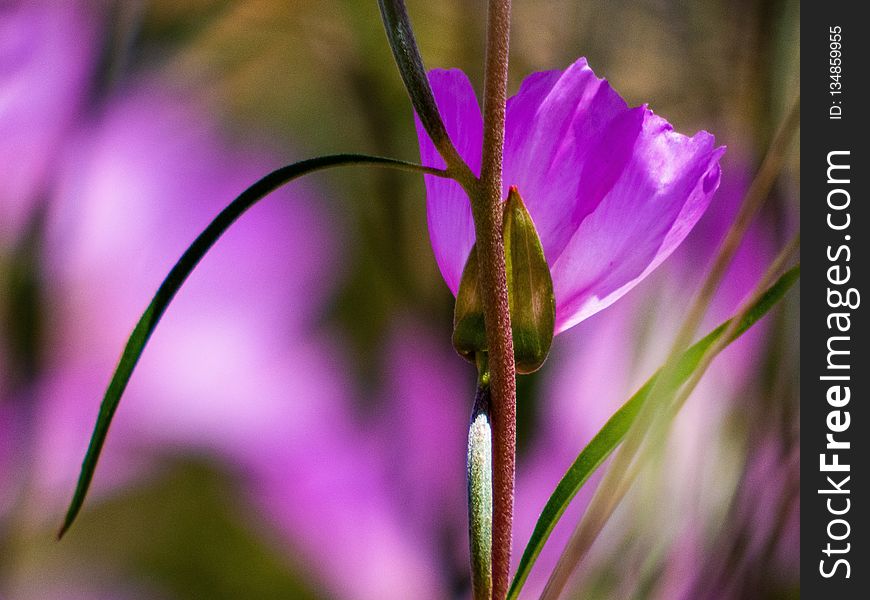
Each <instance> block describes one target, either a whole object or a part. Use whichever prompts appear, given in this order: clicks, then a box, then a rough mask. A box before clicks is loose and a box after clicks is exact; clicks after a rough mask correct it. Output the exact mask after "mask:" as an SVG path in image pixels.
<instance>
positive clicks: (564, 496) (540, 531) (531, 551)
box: [507, 265, 800, 600]
mask: <svg viewBox="0 0 870 600" xmlns="http://www.w3.org/2000/svg"><path fill="white" fill-rule="evenodd" d="M799 277H800V265H796V266H795V267H792V268H791V269H789V270H788V271H786V272H785V273H784V274H783V275H782V276H781V277H780V278H779V279H778V280H777V281H776V283H774V284H773V285H772V286H770V288H768V290H767V292H765V294H764V295H763V296H762V297H761V298H760V299H759V300H758V302H757V303H756V304H755V305H754V306H753V307H752V308H751V309H750V310H749V311H748V312H747V313H746V316H745V317H744V318H743V320H742V321H741V322H740V325H739V327H738V328H737V329H736V330H735V332H734V335H733V336H732V337H731V339H730V340H728V343H729V344H730V343H732V342H733V341H734V340H736V339H737V338H739V337H740V336H741V335H743V333H745V332H746V331H747V330H748V329H749V328H750V327H752V326H753V325H754V324H755V323H757V322H758V321H759V320H760V319H761V318H762V317H763V316H764V315H765V314H767V312H768V311H770V309H771V308H773V306H774V305H776V303H777V302H779V301H780V300H781V299H782V297H783V296H784V295H785V293H786V292H787V291H788V290H789V289H790V288H791V287H792V286H793V285H794V284H795V282H796V281H797V280H798V278H799ZM730 323H731V321H730V320H728V321H725V322H724V323H722V324H721V325H719V326H718V327H716V328H715V329H714V330H713V331H711V332H710V333H709V334H707V335H706V336H705V337H704V338H702V339H701V340H700V341H698V342H696V343H695V344H694V345H692V346H691V347H689V348H688V349H687V350H686V351H685V352H684V353H683V354H682V356H681V357H680V358H679V361H678V363H677V368H676V372H675V374H674V382H673V387H674V388H679V387H680V386H681V385H682V384H683V383H685V382H686V381H687V380H688V379H689V377H690V376H691V375H692V373H693V372H694V370H695V368H696V367H697V366H698V364H699V363H700V361H701V358H702V357H703V356H704V353H705V352H706V351H707V350H708V349H709V348H710V347H711V346H712V345H713V344H714V343H715V342H716V341H717V340H718V339H719V337H720V336H722V334H723V333H725V330H726V329H727V328H728V326H729V324H730ZM660 373H661V369H659V371H657V372H656V373H655V374H654V375H653V376H652V377H650V379H649V380H647V382H646V383H644V385H643V386H642V387H641V388H640V389H639V390H638V391H637V392H635V394H634V395H633V396H632V397H631V398H629V399H628V401H627V402H626V403H625V404H623V405H622V406H621V407H620V408H619V410H617V411H616V412H615V413H614V414H613V416H611V417H610V419H609V420H608V421H607V423H605V424H604V427H602V428H601V429H600V430H599V431H598V433H597V434H595V437H593V438H592V440H590V442H589V443H588V444H587V445H586V447H585V448H584V449H583V450H582V452H580V454H579V455H578V456H577V458H576V460H575V461H574V463H573V464H572V465H571V467H570V468H569V469H568V472H567V473H565V475H564V477H562V480H561V481H560V482H559V484H558V485H557V486H556V489H555V490H554V491H553V493H552V495H551V496H550V498H549V500H547V503H546V504H545V505H544V509H543V510H542V511H541V516H540V517H539V518H538V522H537V523H536V524H535V529H534V530H533V531H532V535H531V537H530V538H529V543H528V544H527V545H526V549H525V550H524V551H523V556H522V558H521V559H520V564H519V566H518V567H517V572H516V574H515V575H514V579H513V581H512V582H511V587H510V590H509V592H508V596H507V597H508V599H509V600H510V599H515V598H516V597H517V596H518V594H519V592H520V590H521V589H522V587H523V584H524V583H525V581H526V579H527V578H528V576H529V573H530V572H531V570H532V566H533V565H534V564H535V560H537V558H538V556H539V555H540V553H541V550H542V549H543V547H544V544H545V543H546V541H547V539H548V538H549V537H550V533H551V532H552V531H553V528H554V527H555V526H556V523H557V522H558V521H559V519H560V518H561V517H562V515H563V514H564V512H565V510H566V509H567V508H568V504H569V503H570V502H571V500H573V499H574V496H576V495H577V492H579V491H580V488H582V487H583V484H585V483H586V481H587V480H588V479H589V477H590V476H591V475H592V473H594V472H595V470H596V469H597V468H598V467H599V466H601V464H602V463H603V462H604V461H605V460H606V459H607V457H608V456H610V454H611V453H612V452H613V451H614V450H615V449H616V447H617V446H618V445H619V444H620V442H621V441H622V439H623V438H624V437H625V434H626V433H627V432H628V430H629V428H630V427H631V425H632V423H634V420H635V418H636V417H637V414H638V412H639V411H640V408H641V406H643V403H644V401H645V400H646V398H647V396H648V395H649V393H650V390H652V388H653V385H654V384H655V382H656V378H657V377H658V376H659V374H660Z"/></svg>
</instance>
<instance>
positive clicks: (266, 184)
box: [58, 154, 446, 539]
mask: <svg viewBox="0 0 870 600" xmlns="http://www.w3.org/2000/svg"><path fill="white" fill-rule="evenodd" d="M350 165H369V166H380V167H390V168H394V169H401V170H405V171H414V172H420V173H426V174H429V175H437V176H440V177H444V176H446V173H445V172H444V171H442V170H440V169H433V168H429V167H423V166H420V165H417V164H414V163H409V162H405V161H401V160H395V159H392V158H383V157H380V156H367V155H362V154H335V155H330V156H321V157H317V158H312V159H308V160H303V161H300V162H297V163H293V164H291V165H287V166H285V167H282V168H280V169H277V170H275V171H272V172H271V173H269V174H268V175H266V176H265V177H263V178H262V179H260V180H259V181H257V182H256V183H254V184H253V185H251V186H250V187H249V188H248V189H246V190H245V191H244V192H242V194H241V195H240V196H238V197H237V198H236V199H235V200H233V201H232V202H231V203H230V204H229V205H228V206H227V207H226V208H224V209H223V210H222V211H221V212H220V214H218V216H217V217H215V219H214V220H213V221H212V222H211V223H209V225H208V227H206V228H205V230H203V232H202V233H200V234H199V236H198V237H197V238H196V239H195V240H194V242H193V243H192V244H191V245H190V246H189V247H188V248H187V250H185V252H184V254H182V256H181V258H180V259H179V260H178V262H177V263H175V266H174V267H172V270H171V271H169V274H168V275H167V276H166V279H164V280H163V283H161V284H160V287H159V288H158V289H157V293H156V294H155V295H154V298H153V299H152V300H151V303H150V304H149V305H148V308H146V309H145V312H144V313H143V314H142V317H141V318H140V319H139V322H138V323H136V327H135V328H134V329H133V333H132V334H131V335H130V338H129V339H128V340H127V345H126V346H125V347H124V351H123V353H122V354H121V359H120V361H119V362H118V366H117V367H116V369H115V373H114V375H113V376H112V380H111V381H110V382H109V387H108V389H107V390H106V394H105V396H104V397H103V401H102V403H101V404H100V412H99V414H98V416H97V422H96V425H95V426H94V432H93V434H92V435H91V441H90V444H89V445H88V450H87V453H86V454H85V458H84V461H83V463H82V470H81V473H80V475H79V479H78V482H77V484H76V489H75V492H74V493H73V497H72V500H71V502H70V505H69V508H68V510H67V513H66V517H65V518H64V522H63V525H62V526H61V528H60V531H59V532H58V539H59V538H61V537H63V535H64V533H66V531H67V530H68V529H69V527H70V525H72V523H73V521H74V520H75V518H76V516H77V515H78V513H79V511H80V510H81V508H82V504H83V503H84V500H85V496H86V495H87V492H88V488H89V487H90V484H91V481H92V480H93V477H94V471H95V470H96V467H97V461H98V460H99V457H100V452H101V451H102V449H103V444H104V443H105V441H106V435H107V434H108V432H109V425H110V424H111V422H112V417H113V416H114V415H115V411H116V410H117V409H118V404H119V403H120V401H121V396H122V395H123V393H124V390H125V389H126V388H127V384H128V383H129V381H130V377H131V376H132V374H133V370H134V369H135V368H136V364H137V363H138V362H139V358H140V357H141V356H142V352H143V350H144V349H145V345H146V344H147V343H148V340H149V339H150V338H151V334H152V333H153V332H154V329H155V328H156V327H157V323H158V322H159V321H160V318H161V317H162V316H163V313H165V312H166V309H167V307H168V306H169V304H170V302H172V299H173V298H174V297H175V294H176V293H177V292H178V290H179V289H180V288H181V286H182V284H184V282H185V281H186V280H187V278H188V276H189V275H190V274H191V273H192V272H193V270H194V269H195V268H196V266H197V264H199V261H200V260H202V258H203V257H204V256H205V255H206V253H207V252H208V251H209V250H210V249H211V247H212V246H213V245H214V244H215V242H217V240H218V239H219V238H220V237H221V236H222V235H223V234H224V232H225V231H226V230H227V229H229V228H230V226H231V225H232V224H233V223H234V222H235V221H236V220H237V219H238V218H239V217H240V216H242V214H244V213H245V212H246V211H247V210H248V209H249V208H251V207H252V206H253V205H254V204H256V203H257V202H259V201H260V200H262V199H263V198H264V197H265V196H267V195H268V194H269V193H270V192H272V191H274V190H276V189H277V188H279V187H281V186H282V185H284V184H286V183H289V182H290V181H293V180H294V179H297V178H299V177H302V176H303V175H307V174H309V173H313V172H315V171H321V170H323V169H329V168H332V167H340V166H350Z"/></svg>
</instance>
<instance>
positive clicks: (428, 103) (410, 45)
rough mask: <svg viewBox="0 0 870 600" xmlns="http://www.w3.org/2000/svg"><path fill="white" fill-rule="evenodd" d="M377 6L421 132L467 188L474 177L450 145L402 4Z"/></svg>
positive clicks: (382, 1)
mask: <svg viewBox="0 0 870 600" xmlns="http://www.w3.org/2000/svg"><path fill="white" fill-rule="evenodd" d="M378 6H379V7H380V9H381V19H382V20H383V22H384V28H385V29H386V31H387V39H388V40H389V42H390V48H391V49H392V51H393V57H394V58H395V59H396V65H397V66H398V67H399V73H400V74H401V76H402V81H403V82H404V84H405V89H406V90H407V91H408V95H409V96H410V98H411V104H413V105H414V110H415V111H417V116H418V117H420V122H421V123H422V124H423V128H424V129H425V130H426V133H428V134H429V137H430V138H432V143H433V144H435V147H436V148H437V149H438V152H439V153H440V154H441V156H442V157H443V158H444V160H445V162H446V163H447V165H448V168H449V169H451V170H454V171H455V172H456V173H461V179H462V183H463V184H464V185H467V184H469V182H470V180H471V179H472V178H473V175H472V173H471V171H470V169H469V168H468V166H467V165H466V164H465V161H463V160H462V158H461V157H460V156H459V153H458V152H457V151H456V147H455V146H454V145H453V142H451V141H450V136H449V134H448V133H447V128H446V127H445V126H444V121H443V120H442V119H441V113H439V112H438V106H437V105H436V104H435V95H434V94H433V93H432V87H431V86H430V85H429V78H428V77H427V76H426V69H425V67H423V59H422V57H421V56H420V50H419V49H418V48H417V40H416V39H415V38H414V30H413V29H412V28H411V20H410V19H409V18H408V11H407V9H406V8H405V3H404V2H403V1H402V0H378Z"/></svg>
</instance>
